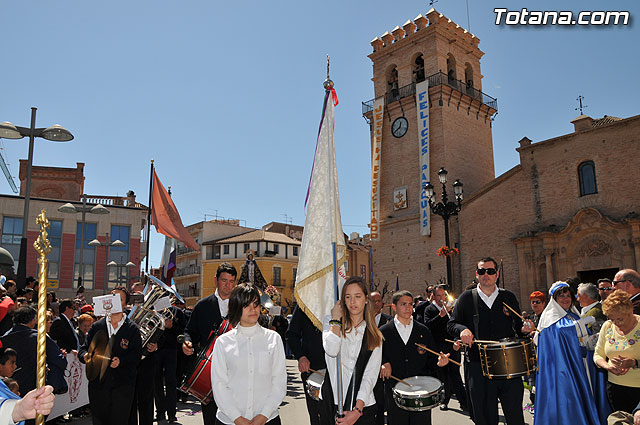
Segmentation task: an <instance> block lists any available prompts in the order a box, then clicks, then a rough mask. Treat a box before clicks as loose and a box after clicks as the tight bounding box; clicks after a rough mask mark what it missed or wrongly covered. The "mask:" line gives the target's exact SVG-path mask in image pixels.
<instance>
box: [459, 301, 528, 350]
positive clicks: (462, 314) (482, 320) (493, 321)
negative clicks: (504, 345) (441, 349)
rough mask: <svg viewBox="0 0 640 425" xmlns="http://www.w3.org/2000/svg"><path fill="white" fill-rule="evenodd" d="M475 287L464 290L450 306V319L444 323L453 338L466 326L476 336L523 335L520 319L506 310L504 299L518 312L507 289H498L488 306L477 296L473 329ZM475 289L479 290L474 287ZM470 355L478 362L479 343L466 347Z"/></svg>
mask: <svg viewBox="0 0 640 425" xmlns="http://www.w3.org/2000/svg"><path fill="white" fill-rule="evenodd" d="M475 290H476V289H472V290H467V291H464V292H463V293H462V294H461V295H460V297H458V301H457V302H456V306H455V308H454V309H453V313H452V314H451V320H449V323H448V324H447V331H448V332H449V334H450V335H453V336H454V337H456V338H457V337H459V336H460V332H462V331H463V330H465V329H469V330H470V331H471V332H473V336H474V337H475V338H476V339H484V340H494V341H496V340H500V339H502V338H513V337H524V336H525V335H524V334H523V333H522V331H521V329H522V319H520V318H519V317H518V316H516V315H515V314H513V313H511V311H510V310H509V309H507V308H506V307H505V306H504V305H503V302H506V303H507V304H509V306H510V307H511V308H513V309H514V310H515V311H521V310H520V305H519V304H518V300H517V299H516V296H515V295H514V294H513V292H511V291H508V290H506V289H499V291H500V292H499V293H498V296H497V298H496V299H495V301H494V302H493V305H492V306H491V309H489V307H487V305H486V304H485V303H484V301H482V299H481V298H480V295H478V315H479V321H478V332H476V331H475V329H474V328H475V326H474V321H473V316H474V314H475V307H474V301H473V292H472V291H475ZM477 290H478V291H479V290H480V289H477ZM469 354H470V355H469V358H470V360H472V361H480V355H479V353H478V345H477V344H473V346H472V347H471V349H470V350H469Z"/></svg>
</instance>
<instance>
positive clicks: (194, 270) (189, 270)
mask: <svg viewBox="0 0 640 425" xmlns="http://www.w3.org/2000/svg"><path fill="white" fill-rule="evenodd" d="M193 274H197V275H199V274H200V266H198V265H192V266H187V267H177V268H176V273H175V276H176V277H180V276H189V275H193Z"/></svg>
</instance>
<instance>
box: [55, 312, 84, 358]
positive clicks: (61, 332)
mask: <svg viewBox="0 0 640 425" xmlns="http://www.w3.org/2000/svg"><path fill="white" fill-rule="evenodd" d="M72 326H73V325H71V324H70V323H69V321H68V320H67V319H66V317H60V316H58V317H56V318H55V319H53V323H52V324H51V329H50V330H49V335H50V336H51V338H53V340H54V341H55V342H56V343H57V344H58V347H60V348H62V349H63V350H65V351H66V352H67V353H70V352H71V350H77V349H78V341H77V340H76V337H75V335H76V331H75V329H73V327H72Z"/></svg>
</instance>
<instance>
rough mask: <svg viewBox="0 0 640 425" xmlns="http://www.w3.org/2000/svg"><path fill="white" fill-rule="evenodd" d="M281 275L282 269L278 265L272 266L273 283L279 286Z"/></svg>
mask: <svg viewBox="0 0 640 425" xmlns="http://www.w3.org/2000/svg"><path fill="white" fill-rule="evenodd" d="M281 275H282V269H281V268H280V267H275V266H274V267H273V285H275V286H280V282H281V280H280V276H281Z"/></svg>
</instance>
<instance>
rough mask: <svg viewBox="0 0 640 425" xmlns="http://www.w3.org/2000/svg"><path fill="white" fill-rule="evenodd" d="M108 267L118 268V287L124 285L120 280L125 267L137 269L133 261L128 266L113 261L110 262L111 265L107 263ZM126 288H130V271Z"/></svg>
mask: <svg viewBox="0 0 640 425" xmlns="http://www.w3.org/2000/svg"><path fill="white" fill-rule="evenodd" d="M120 261H122V257H120ZM107 266H108V267H113V266H115V267H117V268H116V274H117V275H118V285H120V286H121V285H122V283H121V282H120V278H121V277H122V269H123V268H125V267H135V266H136V265H135V264H134V263H132V262H131V261H129V262H128V263H127V264H122V263H116V262H115V261H113V260H111V261H109V263H107ZM125 286H129V271H127V284H126V285H125Z"/></svg>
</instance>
